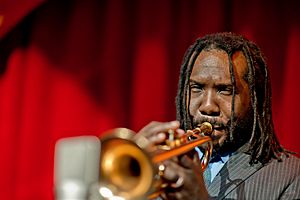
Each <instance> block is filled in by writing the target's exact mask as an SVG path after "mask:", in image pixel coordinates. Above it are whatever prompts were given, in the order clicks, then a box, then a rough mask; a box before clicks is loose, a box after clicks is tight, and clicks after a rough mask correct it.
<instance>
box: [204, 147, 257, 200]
mask: <svg viewBox="0 0 300 200" xmlns="http://www.w3.org/2000/svg"><path fill="white" fill-rule="evenodd" d="M245 148H246V147H245V146H244V147H242V148H241V149H240V150H238V151H237V153H236V154H234V155H232V156H231V157H230V158H229V160H228V161H227V163H226V164H225V165H224V166H223V168H222V169H221V171H220V172H219V173H218V175H217V176H216V177H215V178H214V180H213V182H212V183H211V184H210V185H209V186H208V188H207V189H208V192H209V194H210V195H211V196H212V197H217V199H223V198H224V197H226V195H227V194H229V193H230V192H231V191H233V190H234V189H237V187H238V186H240V187H242V186H243V183H244V181H245V180H246V179H247V178H248V177H249V176H251V175H252V174H254V173H255V172H256V171H257V170H259V169H260V168H261V167H262V165H261V164H260V163H258V164H254V165H252V166H251V165H250V164H249V161H250V155H248V154H246V153H244V150H245Z"/></svg>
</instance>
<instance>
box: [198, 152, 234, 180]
mask: <svg viewBox="0 0 300 200" xmlns="http://www.w3.org/2000/svg"><path fill="white" fill-rule="evenodd" d="M195 150H196V151H197V152H198V155H199V157H200V158H202V157H203V153H202V151H201V150H200V149H199V148H198V147H196V148H195ZM230 156H231V154H230V153H229V154H226V155H224V156H219V157H218V159H213V158H212V159H211V160H210V161H209V163H208V166H207V168H206V170H210V174H211V176H210V178H211V179H210V182H212V181H213V180H214V178H215V177H216V176H217V174H218V173H219V172H220V170H221V169H222V167H223V166H224V165H225V163H226V162H227V161H228V160H229V157H230Z"/></svg>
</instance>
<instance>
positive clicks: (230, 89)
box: [217, 85, 233, 95]
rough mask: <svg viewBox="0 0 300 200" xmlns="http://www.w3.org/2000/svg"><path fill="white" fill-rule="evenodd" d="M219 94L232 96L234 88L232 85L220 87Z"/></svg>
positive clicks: (218, 88)
mask: <svg viewBox="0 0 300 200" xmlns="http://www.w3.org/2000/svg"><path fill="white" fill-rule="evenodd" d="M217 90H218V93H220V94H223V95H232V93H233V87H232V85H220V86H218V87H217Z"/></svg>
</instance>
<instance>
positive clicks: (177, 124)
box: [170, 121, 179, 126]
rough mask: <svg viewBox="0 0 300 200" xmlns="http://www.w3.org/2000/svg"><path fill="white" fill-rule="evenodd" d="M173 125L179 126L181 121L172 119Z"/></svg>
mask: <svg viewBox="0 0 300 200" xmlns="http://www.w3.org/2000/svg"><path fill="white" fill-rule="evenodd" d="M170 124H171V126H179V121H171V122H170Z"/></svg>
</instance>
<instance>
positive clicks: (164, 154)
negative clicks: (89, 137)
mask: <svg viewBox="0 0 300 200" xmlns="http://www.w3.org/2000/svg"><path fill="white" fill-rule="evenodd" d="M212 131H213V127H212V125H211V124H210V123H208V122H204V123H202V124H201V125H200V126H199V127H197V128H195V129H193V130H188V131H187V132H186V133H185V134H184V135H183V136H181V137H176V133H175V132H174V131H169V136H168V139H166V141H165V142H164V144H163V145H155V146H151V145H149V142H147V139H146V138H144V137H143V136H139V134H135V133H134V132H133V131H131V130H129V129H126V128H117V129H113V130H112V131H110V132H109V134H106V136H105V137H102V138H100V140H101V155H100V180H99V195H100V197H101V199H120V200H123V199H124V200H125V199H126V200H127V199H128V200H140V199H153V198H156V197H158V196H159V195H160V194H161V193H162V192H163V189H164V188H165V187H167V184H166V183H164V182H163V181H162V178H161V176H162V174H161V172H162V171H163V170H164V166H163V165H162V164H161V163H162V161H165V160H168V159H170V158H172V157H176V156H179V155H183V154H186V153H187V152H189V151H191V150H193V149H195V147H197V146H202V147H203V146H204V149H205V153H204V156H203V158H202V159H201V160H200V162H201V168H202V170H205V168H206V166H207V164H208V162H209V159H210V156H211V154H212V148H213V145H212V139H211V137H210V136H209V135H210V134H211V133H212Z"/></svg>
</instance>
